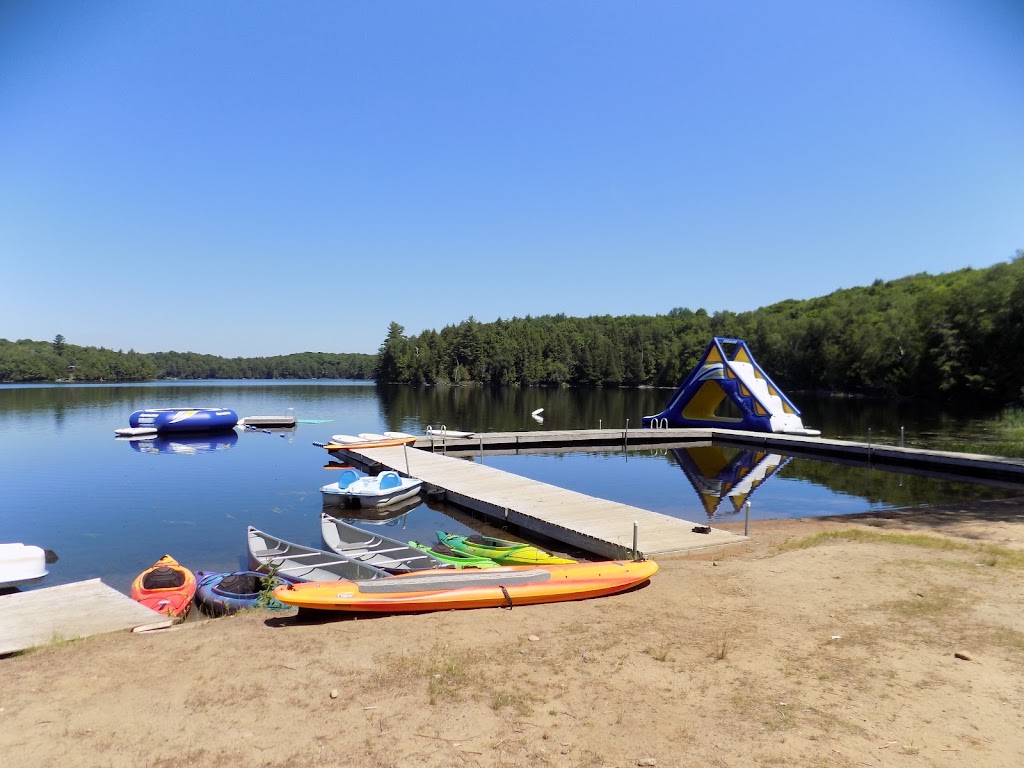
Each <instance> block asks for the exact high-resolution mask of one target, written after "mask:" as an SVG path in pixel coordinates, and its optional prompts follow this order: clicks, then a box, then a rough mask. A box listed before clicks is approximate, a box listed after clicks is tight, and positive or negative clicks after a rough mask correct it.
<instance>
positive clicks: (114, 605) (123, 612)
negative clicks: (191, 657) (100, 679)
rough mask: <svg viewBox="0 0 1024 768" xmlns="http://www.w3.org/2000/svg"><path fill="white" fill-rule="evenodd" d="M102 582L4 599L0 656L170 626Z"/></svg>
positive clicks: (1, 603)
mask: <svg viewBox="0 0 1024 768" xmlns="http://www.w3.org/2000/svg"><path fill="white" fill-rule="evenodd" d="M167 621H168V620H167V617H166V616H164V615H162V614H159V613H157V612H156V611H153V610H150V609H149V608H147V607H146V606H144V605H142V604H140V603H137V602H136V601H134V600H132V599H131V598H130V597H128V596H127V595H124V594H122V593H120V592H118V591H117V590H116V589H114V588H112V587H108V586H107V585H106V584H104V583H103V582H102V581H100V580H99V579H90V580H88V581H77V582H74V583H72V584H60V585H57V586H55V587H45V588H43V589H33V590H28V591H26V592H13V593H11V594H7V595H0V654H7V653H15V652H17V651H23V650H25V649H27V648H34V647H36V646H40V645H46V644H47V643H52V642H60V641H65V640H76V639H78V638H82V637H90V636H92V635H99V634H104V633H106V632H117V631H120V630H125V629H136V628H139V627H149V626H154V625H160V626H162V625H163V624H166V623H167Z"/></svg>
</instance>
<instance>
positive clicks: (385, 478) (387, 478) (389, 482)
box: [380, 471, 402, 491]
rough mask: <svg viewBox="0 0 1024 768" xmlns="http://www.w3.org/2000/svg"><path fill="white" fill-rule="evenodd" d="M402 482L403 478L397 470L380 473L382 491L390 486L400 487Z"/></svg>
mask: <svg viewBox="0 0 1024 768" xmlns="http://www.w3.org/2000/svg"><path fill="white" fill-rule="evenodd" d="M401 484H402V480H401V478H400V477H399V476H398V473H397V472H391V471H388V472H382V473H381V475H380V489H381V490H382V491H384V490H387V489H388V488H398V487H399V486H401Z"/></svg>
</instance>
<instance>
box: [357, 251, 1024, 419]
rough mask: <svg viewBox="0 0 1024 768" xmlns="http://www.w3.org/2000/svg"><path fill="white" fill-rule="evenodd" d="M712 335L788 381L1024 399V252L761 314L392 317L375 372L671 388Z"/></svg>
mask: <svg viewBox="0 0 1024 768" xmlns="http://www.w3.org/2000/svg"><path fill="white" fill-rule="evenodd" d="M713 336H731V337H737V338H742V339H746V340H747V342H748V343H749V345H750V348H751V350H752V351H753V352H754V354H755V355H756V357H757V359H758V362H760V363H761V365H762V366H763V367H764V368H765V370H767V371H768V372H769V373H770V375H771V376H772V378H773V379H775V381H776V382H778V384H779V385H780V386H781V387H783V388H786V389H793V390H826V391H833V392H843V393H863V394H872V395H886V396H893V395H896V396H916V397H952V396H963V395H972V396H980V397H983V398H985V399H988V400H998V401H1002V402H1009V401H1014V400H1018V399H1021V398H1022V394H1024V392H1022V385H1024V354H1022V350H1024V251H1018V252H1017V255H1016V257H1015V258H1013V259H1011V260H1010V261H1009V262H1005V263H1000V264H996V265H995V266H992V267H988V268H985V269H963V270H960V271H957V272H951V273H946V274H941V275H929V274H918V275H913V276H910V277H905V278H901V279H899V280H891V281H887V282H886V281H881V280H876V281H875V282H874V283H873V284H872V285H870V286H866V287H859V288H851V289H844V290H839V291H836V292H834V293H831V294H829V295H827V296H823V297H820V298H815V299H809V300H806V301H796V300H790V301H783V302H780V303H778V304H773V305H771V306H767V307H762V308H760V309H757V310H754V311H752V312H742V313H734V312H716V313H714V314H708V313H707V312H706V311H704V310H703V309H698V310H696V311H693V310H690V309H674V310H672V311H671V312H669V313H668V314H667V315H657V316H628V317H610V316H602V317H588V318H582V319H581V318H572V317H565V316H564V315H555V316H543V317H525V318H513V319H511V320H498V321H497V322H494V323H480V322H477V321H476V320H474V319H473V318H472V317H471V318H469V319H468V320H465V321H463V322H462V323H459V324H458V325H454V326H447V327H445V328H443V329H442V330H441V331H433V330H429V331H424V332H423V333H421V334H420V335H418V336H414V337H407V336H405V334H404V329H403V328H402V326H401V325H399V324H397V323H392V324H391V326H390V328H389V332H388V336H387V339H386V340H385V341H384V343H383V344H382V345H381V348H380V352H379V354H378V360H377V380H378V381H381V382H407V383H413V384H417V383H423V384H446V383H461V382H480V383H485V384H495V385H519V386H533V385H541V386H555V385H564V384H567V385H571V386H595V385H605V386H630V387H632V386H641V385H655V386H665V387H671V386H675V385H677V384H678V383H679V382H680V381H681V379H682V378H683V376H685V375H686V373H688V372H689V370H690V369H691V368H692V367H693V365H695V364H696V362H697V360H698V358H699V357H700V355H701V354H702V353H703V351H704V348H705V347H706V345H707V344H708V342H709V341H710V339H711V337H713Z"/></svg>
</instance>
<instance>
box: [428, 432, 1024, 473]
mask: <svg viewBox="0 0 1024 768" xmlns="http://www.w3.org/2000/svg"><path fill="white" fill-rule="evenodd" d="M709 440H712V441H719V442H721V443H725V444H731V445H736V446H740V445H742V446H750V447H753V448H758V449H765V450H770V451H772V452H773V453H782V454H786V455H788V456H802V457H804V458H812V459H831V460H840V461H850V462H855V463H863V464H869V465H878V466H883V467H893V468H902V467H906V468H917V469H920V470H922V474H931V475H933V476H936V477H947V478H955V477H959V478H962V479H967V478H974V479H993V480H1004V481H1009V482H1018V483H1020V482H1024V460H1022V459H1012V458H1007V457H1005V456H989V455H985V454H973V453H956V452H954V451H933V450H926V449H923V448H912V447H903V446H895V445H883V444H880V443H866V442H859V441H855V440H836V439H832V438H824V437H810V436H806V435H787V434H782V433H775V432H745V431H741V430H736V429H642V428H641V429H581V430H551V431H544V430H537V431H532V432H484V433H480V434H476V435H473V437H469V438H451V437H449V438H446V439H443V440H442V439H441V438H438V437H421V438H419V439H418V440H417V441H416V442H415V443H413V446H414V447H415V448H419V449H423V450H427V451H433V452H442V453H449V454H452V455H456V456H468V455H472V454H475V453H491V454H516V453H551V452H556V451H560V450H565V451H571V450H580V449H585V448H593V449H600V450H629V449H634V448H652V447H686V446H688V445H693V444H695V443H700V442H706V441H709Z"/></svg>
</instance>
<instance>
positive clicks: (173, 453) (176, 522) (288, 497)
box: [0, 381, 1021, 592]
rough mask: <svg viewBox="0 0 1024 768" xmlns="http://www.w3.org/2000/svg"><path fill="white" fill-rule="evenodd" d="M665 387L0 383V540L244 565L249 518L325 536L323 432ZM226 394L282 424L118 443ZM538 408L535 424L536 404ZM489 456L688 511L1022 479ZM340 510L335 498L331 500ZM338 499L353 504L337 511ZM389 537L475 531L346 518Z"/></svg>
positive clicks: (946, 492)
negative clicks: (155, 414) (130, 430)
mask: <svg viewBox="0 0 1024 768" xmlns="http://www.w3.org/2000/svg"><path fill="white" fill-rule="evenodd" d="M670 395H671V392H670V391H666V390H594V391H579V390H514V389H510V390H499V391H496V392H495V391H491V390H486V389H479V388H430V389H415V388H411V387H381V388H378V387H376V386H374V385H373V384H372V383H366V382H354V381H309V382H293V381H282V382H277V381H274V382H253V381H228V382H170V383H168V382H160V383H149V384H132V385H68V384H61V385H57V384H54V385H40V386H15V385H3V386H0V462H2V464H0V480H2V488H3V491H4V493H3V498H2V500H0V541H14V542H24V543H27V544H36V545H38V546H41V547H44V548H47V549H52V550H54V551H55V552H56V553H57V554H58V555H59V561H58V562H56V563H54V564H52V565H51V566H50V574H49V575H48V576H47V577H46V578H45V579H44V580H43V581H42V582H41V583H40V584H39V586H52V585H55V584H61V583H67V582H71V581H78V580H80V579H87V578H95V577H100V578H102V579H103V581H104V582H105V583H107V584H109V585H111V586H113V587H115V588H116V589H119V590H122V591H124V592H127V591H128V588H129V587H130V585H131V581H132V579H133V578H134V577H135V576H136V575H137V574H138V573H139V572H140V571H141V570H143V569H144V568H146V567H148V566H149V565H151V564H152V563H153V562H154V561H155V560H156V559H157V558H158V557H160V556H161V555H163V554H165V553H169V554H171V555H173V556H174V557H176V558H177V559H178V560H180V561H181V562H182V563H183V564H185V565H187V566H188V567H190V568H191V569H192V570H208V571H209V570H225V571H229V570H237V569H240V568H244V567H245V565H246V562H245V529H246V526H247V525H254V526H256V527H257V528H260V529H263V530H266V531H268V532H270V533H273V534H275V535H277V536H280V537H282V538H285V539H290V540H292V541H296V542H299V543H304V544H308V545H313V546H319V543H320V533H319V516H320V512H321V509H322V505H321V498H320V492H319V489H320V487H321V486H322V485H324V484H326V483H329V482H333V480H335V479H336V477H337V472H336V471H335V470H331V469H326V468H325V464H328V463H329V461H330V457H329V456H328V455H327V453H326V452H325V451H324V450H323V449H322V448H319V447H316V446H314V445H313V443H314V442H318V441H320V442H322V441H325V440H327V439H329V437H330V435H332V434H335V433H339V432H340V433H346V434H355V433H357V432H382V431H385V430H397V431H404V432H410V433H415V434H421V433H423V432H424V430H425V429H426V427H427V426H428V425H430V424H446V425H447V426H448V427H450V428H452V429H471V430H475V431H480V432H484V431H492V430H502V431H505V430H517V431H523V430H543V429H573V428H581V429H582V428H597V427H616V428H618V427H624V426H626V423H627V421H628V424H629V426H630V427H631V428H636V427H639V426H640V423H641V421H640V420H641V417H642V416H644V415H647V414H651V413H657V412H659V411H660V410H661V409H662V407H663V406H664V403H665V402H666V401H667V399H668V397H669V396H670ZM796 399H797V402H798V404H799V405H800V406H801V407H802V409H803V414H804V423H805V424H807V425H808V426H813V427H816V428H819V429H821V430H822V432H823V434H825V435H826V436H829V437H840V438H846V439H856V440H863V439H865V438H866V436H867V430H868V429H871V434H872V439H873V440H875V441H877V442H888V443H891V444H895V443H897V442H898V440H899V437H900V427H901V426H903V427H905V436H904V439H905V442H906V443H907V444H910V445H922V446H927V445H928V441H929V440H931V439H934V438H937V437H945V438H948V437H949V436H950V435H955V434H960V433H962V432H964V431H965V430H969V429H970V428H971V425H972V424H976V423H977V421H976V420H977V419H978V418H980V417H981V416H983V415H984V414H972V415H970V416H967V415H956V414H949V413H941V412H936V411H934V410H933V409H930V408H927V407H924V406H921V405H915V406H910V405H897V404H882V405H879V404H869V403H864V402H860V401H850V400H846V401H834V400H815V399H811V398H796ZM171 406H175V407H176V406H222V407H227V408H232V409H233V410H235V411H236V412H237V413H238V414H239V416H242V417H244V416H260V415H281V414H284V413H285V412H286V411H287V410H288V409H293V410H294V412H295V414H296V416H297V417H298V418H299V419H300V421H308V422H312V421H322V422H323V423H300V424H299V425H298V426H297V427H296V428H295V429H293V430H287V431H271V432H270V433H267V432H263V431H258V432H253V431H244V432H243V431H241V430H236V431H235V432H230V433H227V434H226V435H221V436H216V437H214V436H202V437H191V438H179V439H175V440H163V439H158V440H151V441H125V440H118V439H115V438H114V429H116V428H118V427H123V426H127V425H128V416H129V414H130V413H131V412H132V411H135V410H138V409H141V408H147V407H171ZM537 408H543V409H544V410H543V413H542V416H543V419H544V421H543V423H540V422H538V421H537V420H535V419H534V418H532V417H531V415H530V414H531V413H532V412H533V411H534V410H536V409H537ZM476 460H478V461H480V460H482V461H483V462H484V463H486V464H488V465H489V466H494V467H497V468H499V469H503V470H506V471H509V472H514V473H517V474H521V475H523V476H525V477H530V478H533V479H536V480H541V481H544V482H548V483H551V484H553V485H558V486H562V487H565V488H569V489H572V490H576V491H580V492H582V493H586V494H589V495H592V496H598V497H602V498H607V499H611V500H614V501H620V502H623V503H626V504H632V505H635V506H638V507H642V508H645V509H651V510H654V511H657V512H662V513H665V514H669V515H674V516H678V517H681V518H683V519H686V520H692V521H695V522H704V521H711V522H712V523H714V522H718V521H722V520H736V519H739V520H742V519H743V515H744V513H745V507H744V503H745V502H747V501H749V502H750V505H751V506H750V514H751V519H752V520H758V519H766V518H779V517H806V516H819V515H835V514H838V515H844V514H855V513H859V512H865V511H869V510H878V509H884V508H892V507H904V506H915V505H920V504H936V503H947V502H953V501H961V500H967V499H977V498H1003V497H1006V496H1010V495H1019V494H1020V493H1021V491H1020V489H1017V488H1007V487H992V486H984V485H975V484H970V483H961V482H948V481H940V480H934V479H927V478H922V477H919V476H915V475H910V474H901V473H894V472H889V471H883V470H880V469H877V468H870V467H856V466H845V465H840V464H831V463H827V462H821V461H810V460H807V459H801V458H790V457H785V456H777V455H772V454H764V453H758V452H752V451H749V450H745V449H742V448H738V447H730V446H728V445H715V446H705V447H700V448H690V449H677V450H665V449H659V450H649V449H638V450H628V451H621V450H620V451H608V452H596V451H580V452H574V453H568V454H543V455H538V454H531V455H522V456H487V455H485V456H484V457H482V459H481V458H477V459H476ZM339 514H343V513H340V512H339ZM344 514H354V513H350V512H345V513H344ZM357 522H359V523H360V524H361V525H363V526H365V527H367V528H371V527H373V526H379V528H378V530H380V531H381V532H383V533H385V534H387V535H390V536H392V537H395V538H400V539H403V540H405V539H418V540H421V541H432V540H433V539H434V531H436V530H440V529H443V530H447V531H450V532H471V531H472V530H474V529H483V524H482V523H481V522H479V521H476V520H474V519H473V518H471V517H469V516H467V515H465V514H462V513H460V512H459V511H458V510H456V509H451V508H448V507H446V506H445V505H442V504H438V503H435V502H429V503H426V502H424V503H417V504H414V505H411V506H405V507H402V508H399V509H396V510H391V511H389V512H388V513H387V514H386V516H380V517H376V518H373V519H363V520H361V521H357Z"/></svg>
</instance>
